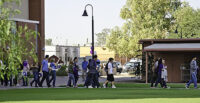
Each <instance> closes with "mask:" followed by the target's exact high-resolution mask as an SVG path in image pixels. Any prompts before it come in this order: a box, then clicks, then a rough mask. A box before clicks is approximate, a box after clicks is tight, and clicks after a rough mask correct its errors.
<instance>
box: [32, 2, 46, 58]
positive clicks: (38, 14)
mask: <svg viewBox="0 0 200 103" xmlns="http://www.w3.org/2000/svg"><path fill="white" fill-rule="evenodd" d="M44 3H45V0H29V20H36V21H39V22H40V23H39V25H38V31H39V33H40V36H39V38H38V58H39V61H40V62H41V61H42V59H43V58H44V53H45V12H44V8H45V7H44Z"/></svg>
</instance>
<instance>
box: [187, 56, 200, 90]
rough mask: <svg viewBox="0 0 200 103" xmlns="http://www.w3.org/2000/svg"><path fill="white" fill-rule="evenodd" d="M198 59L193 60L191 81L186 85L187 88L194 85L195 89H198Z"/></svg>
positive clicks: (191, 63)
mask: <svg viewBox="0 0 200 103" xmlns="http://www.w3.org/2000/svg"><path fill="white" fill-rule="evenodd" d="M196 59H197V58H196V57H194V58H193V59H192V61H191V62H190V81H189V82H188V83H187V84H186V86H185V87H186V88H189V86H190V84H191V83H194V88H196V89H197V69H198V66H197V62H196Z"/></svg>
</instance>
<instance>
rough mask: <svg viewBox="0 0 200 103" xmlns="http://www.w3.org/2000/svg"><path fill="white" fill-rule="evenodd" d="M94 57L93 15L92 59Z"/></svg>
mask: <svg viewBox="0 0 200 103" xmlns="http://www.w3.org/2000/svg"><path fill="white" fill-rule="evenodd" d="M93 57H94V16H93V15H92V58H93Z"/></svg>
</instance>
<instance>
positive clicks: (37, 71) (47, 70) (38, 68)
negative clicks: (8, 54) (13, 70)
mask: <svg viewBox="0 0 200 103" xmlns="http://www.w3.org/2000/svg"><path fill="white" fill-rule="evenodd" d="M48 59H49V56H48V55H46V56H45V58H44V60H43V61H42V64H41V65H40V63H36V62H33V65H32V66H29V63H28V61H27V60H25V61H23V63H22V64H21V67H20V68H18V69H17V70H18V75H15V76H14V77H13V76H12V74H11V76H10V77H9V78H8V76H7V75H4V79H3V78H1V85H4V86H8V84H9V85H10V86H19V84H20V81H21V80H22V81H23V84H22V86H28V85H29V79H28V78H29V76H30V75H31V74H30V71H32V73H33V80H32V81H30V86H33V84H34V83H35V87H42V84H43V82H44V80H46V83H47V86H48V87H50V86H51V85H50V84H51V83H52V82H53V83H52V86H53V87H55V83H56V82H55V81H56V71H57V70H58V69H59V68H58V65H57V63H55V60H54V59H52V60H51V61H50V66H49V65H48V63H49V61H48ZM58 61H59V60H58ZM49 76H51V79H50V80H49ZM41 78H42V79H41Z"/></svg>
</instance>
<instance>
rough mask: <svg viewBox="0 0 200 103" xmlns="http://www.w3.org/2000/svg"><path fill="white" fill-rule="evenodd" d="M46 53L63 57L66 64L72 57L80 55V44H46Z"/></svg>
mask: <svg viewBox="0 0 200 103" xmlns="http://www.w3.org/2000/svg"><path fill="white" fill-rule="evenodd" d="M45 55H49V56H53V55H55V56H57V57H59V58H61V60H62V61H63V62H64V64H67V63H68V61H69V60H70V59H74V58H75V57H80V47H79V46H61V45H56V46H45Z"/></svg>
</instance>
